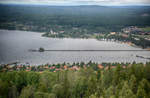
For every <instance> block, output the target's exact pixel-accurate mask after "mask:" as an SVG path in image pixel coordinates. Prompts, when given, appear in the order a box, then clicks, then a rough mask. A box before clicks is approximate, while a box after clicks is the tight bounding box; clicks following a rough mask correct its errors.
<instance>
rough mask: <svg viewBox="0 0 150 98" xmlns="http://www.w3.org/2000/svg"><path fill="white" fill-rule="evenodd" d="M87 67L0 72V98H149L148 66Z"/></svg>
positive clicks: (91, 65) (147, 64)
mask: <svg viewBox="0 0 150 98" xmlns="http://www.w3.org/2000/svg"><path fill="white" fill-rule="evenodd" d="M81 65H82V63H81V64H80V63H79V64H78V66H81ZM88 65H90V66H87V67H82V66H81V69H80V70H76V71H75V70H61V71H57V72H52V71H50V70H43V71H42V73H41V72H39V71H28V72H27V71H21V70H20V71H2V70H1V72H0V98H150V75H149V73H150V63H146V64H142V63H132V64H130V63H126V64H125V63H113V64H111V63H103V64H102V65H101V64H100V65H98V66H99V67H98V66H97V64H96V63H92V62H90V63H88ZM102 66H103V67H102Z"/></svg>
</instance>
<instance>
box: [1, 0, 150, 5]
mask: <svg viewBox="0 0 150 98" xmlns="http://www.w3.org/2000/svg"><path fill="white" fill-rule="evenodd" d="M0 4H41V5H150V0H0Z"/></svg>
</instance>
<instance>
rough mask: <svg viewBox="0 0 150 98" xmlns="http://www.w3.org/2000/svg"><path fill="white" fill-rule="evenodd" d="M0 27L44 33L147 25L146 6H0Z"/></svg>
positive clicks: (148, 10)
mask: <svg viewBox="0 0 150 98" xmlns="http://www.w3.org/2000/svg"><path fill="white" fill-rule="evenodd" d="M0 12H1V13H0V28H1V29H19V30H30V31H41V32H48V31H50V29H53V30H54V31H57V30H68V29H70V28H72V27H78V28H81V29H82V30H83V29H86V30H88V31H90V32H108V31H119V30H120V29H121V28H122V27H124V26H134V25H135V26H148V25H150V7H148V6H133V7H127V6H126V7H111V6H95V5H93V6H46V5H45V6H42V5H41V6H40V5H0Z"/></svg>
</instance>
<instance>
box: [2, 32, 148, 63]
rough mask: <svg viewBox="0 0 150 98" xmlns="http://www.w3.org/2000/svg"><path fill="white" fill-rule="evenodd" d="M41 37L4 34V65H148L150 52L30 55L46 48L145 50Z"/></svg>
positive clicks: (96, 41)
mask: <svg viewBox="0 0 150 98" xmlns="http://www.w3.org/2000/svg"><path fill="white" fill-rule="evenodd" d="M41 35H42V34H41V33H35V32H26V31H11V30H0V63H1V64H6V63H12V62H16V61H19V62H20V63H21V64H25V63H27V62H28V63H30V64H32V65H39V64H46V63H50V64H53V63H63V62H68V63H73V62H81V61H84V62H89V61H94V62H98V63H102V62H133V61H136V62H143V63H145V62H148V61H149V60H148V59H144V58H138V57H136V55H140V56H145V57H150V51H46V52H30V51H28V50H29V49H39V48H40V47H43V48H44V49H48V50H142V49H141V48H138V47H132V46H130V45H128V44H121V43H118V42H112V41H98V40H96V39H72V38H63V39H60V38H47V37H42V36H41Z"/></svg>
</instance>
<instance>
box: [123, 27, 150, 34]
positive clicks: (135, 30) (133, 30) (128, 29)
mask: <svg viewBox="0 0 150 98" xmlns="http://www.w3.org/2000/svg"><path fill="white" fill-rule="evenodd" d="M122 31H123V32H124V33H126V34H130V33H132V34H134V33H136V34H140V35H150V32H148V31H144V30H142V29H141V28H138V27H136V26H130V27H126V28H123V29H122Z"/></svg>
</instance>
